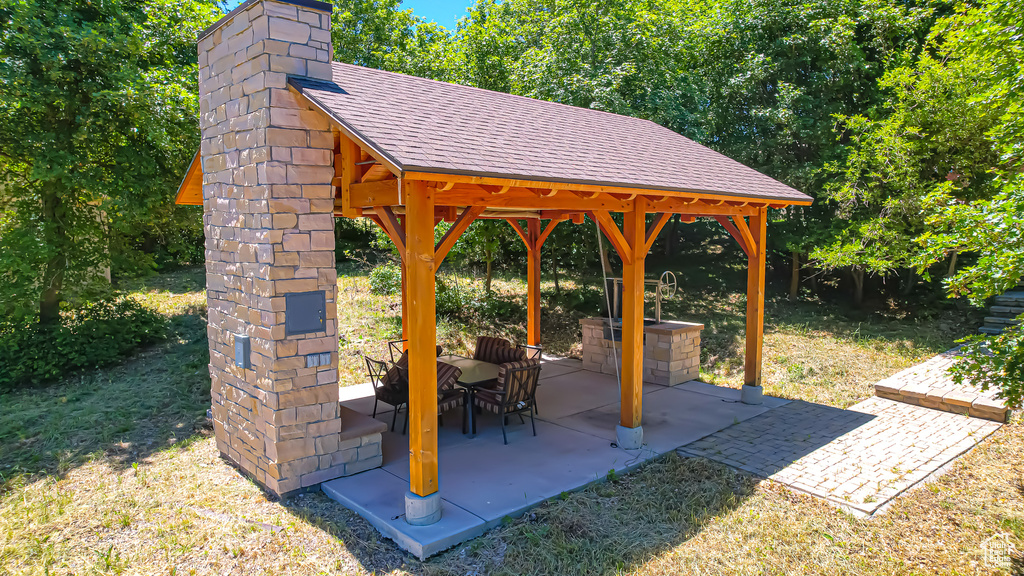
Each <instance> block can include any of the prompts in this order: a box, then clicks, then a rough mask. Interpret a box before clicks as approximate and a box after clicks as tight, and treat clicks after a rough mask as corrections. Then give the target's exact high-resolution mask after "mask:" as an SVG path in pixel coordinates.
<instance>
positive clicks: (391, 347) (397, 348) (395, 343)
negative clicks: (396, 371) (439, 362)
mask: <svg viewBox="0 0 1024 576" xmlns="http://www.w3.org/2000/svg"><path fill="white" fill-rule="evenodd" d="M406 342H408V340H392V341H390V342H388V352H389V353H390V354H391V363H392V364H398V363H399V362H401V361H402V360H403V359H404V360H405V362H406V364H408V362H409V358H408V356H406V353H407V351H406V349H405V346H403V344H405V343H406ZM441 352H442V350H441V345H440V344H439V345H438V346H437V355H438V356H440V355H441ZM396 356H397V357H398V360H395V357H396Z"/></svg>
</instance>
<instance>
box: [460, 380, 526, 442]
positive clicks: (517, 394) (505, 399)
mask: <svg viewBox="0 0 1024 576" xmlns="http://www.w3.org/2000/svg"><path fill="white" fill-rule="evenodd" d="M521 374H523V375H522V376H521ZM539 380H540V364H536V365H533V366H523V367H521V368H513V369H511V370H509V371H508V372H507V373H506V374H505V389H504V390H493V391H492V392H493V393H494V394H495V395H496V396H498V397H499V398H500V399H501V414H499V415H498V416H499V417H500V418H501V437H502V439H503V440H504V441H505V444H506V445H508V434H507V433H506V432H505V425H506V423H507V422H508V417H509V416H512V415H517V416H519V419H520V420H521V421H522V422H523V423H524V424H525V423H526V421H525V420H523V412H529V413H530V426H531V427H532V428H533V435H534V436H536V435H537V422H536V420H535V419H534V417H533V416H534V413H535V411H536V409H537V406H536V398H537V382H538V381H539ZM524 386H525V387H526V390H523V389H521V388H522V387H524ZM519 404H523V406H522V407H521V408H516V406H517V405H519ZM473 428H474V430H473V433H474V434H476V430H475V428H476V419H475V418H474V419H473Z"/></svg>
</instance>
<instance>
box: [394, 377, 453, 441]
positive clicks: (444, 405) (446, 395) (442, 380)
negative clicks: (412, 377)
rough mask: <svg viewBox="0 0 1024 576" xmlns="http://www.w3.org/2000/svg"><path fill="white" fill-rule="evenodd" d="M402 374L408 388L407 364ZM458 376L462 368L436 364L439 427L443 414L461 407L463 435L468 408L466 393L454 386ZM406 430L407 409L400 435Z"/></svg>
mask: <svg viewBox="0 0 1024 576" xmlns="http://www.w3.org/2000/svg"><path fill="white" fill-rule="evenodd" d="M396 366H397V365H396ZM403 373H404V378H405V382H406V385H407V386H408V382H409V380H408V377H409V368H408V363H407V364H406V366H405V368H404V369H403ZM460 376H462V368H459V367H458V366H452V365H451V364H445V363H444V362H438V363H437V419H438V422H440V424H441V426H444V413H445V412H447V411H449V410H452V409H454V408H458V407H459V406H462V407H463V410H462V433H463V434H465V433H466V410H468V409H469V406H468V404H466V391H465V390H463V389H462V388H459V387H457V386H456V384H457V383H458V381H459V377H460ZM408 428H409V410H408V408H407V409H406V411H405V427H404V428H402V434H405V432H406V430H408Z"/></svg>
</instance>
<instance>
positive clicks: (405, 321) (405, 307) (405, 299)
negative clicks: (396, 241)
mask: <svg viewBox="0 0 1024 576" xmlns="http://www.w3.org/2000/svg"><path fill="white" fill-rule="evenodd" d="M403 256H404V254H403ZM399 266H401V268H402V340H405V344H403V346H404V347H405V348H406V349H408V348H409V346H408V344H409V284H408V280H407V278H406V277H407V276H408V275H409V274H408V271H407V270H406V266H405V258H404V257H403V258H402V261H401V262H399Z"/></svg>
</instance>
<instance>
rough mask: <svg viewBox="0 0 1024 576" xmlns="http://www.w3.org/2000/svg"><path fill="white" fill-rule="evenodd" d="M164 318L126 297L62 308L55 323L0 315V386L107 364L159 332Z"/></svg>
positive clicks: (158, 336)
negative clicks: (2, 319)
mask: <svg viewBox="0 0 1024 576" xmlns="http://www.w3.org/2000/svg"><path fill="white" fill-rule="evenodd" d="M166 327H167V321H166V319H165V318H164V317H163V316H161V315H160V314H157V313H156V312H153V311H151V310H150V309H148V308H146V307H144V306H143V305H141V304H139V303H138V302H136V301H135V300H133V299H131V298H121V299H118V300H115V301H110V302H108V301H99V302H91V303H88V304H85V305H83V306H80V307H78V308H69V309H65V310H64V311H63V312H62V313H61V317H60V322H59V323H57V324H39V323H36V322H33V321H27V322H26V321H24V320H22V321H16V320H4V321H0V389H5V388H13V387H16V386H21V385H26V384H38V383H41V382H45V381H48V380H52V379H55V378H57V377H60V376H66V375H67V374H69V373H73V372H75V371H78V370H81V369H86V368H98V367H101V366H107V365H110V364H113V363H114V362H116V361H118V360H120V359H121V358H122V357H124V356H125V355H126V354H128V353H130V352H132V351H133V350H135V349H136V348H138V347H139V346H143V345H146V344H150V343H153V342H156V341H158V340H161V339H163V338H165V336H166Z"/></svg>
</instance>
